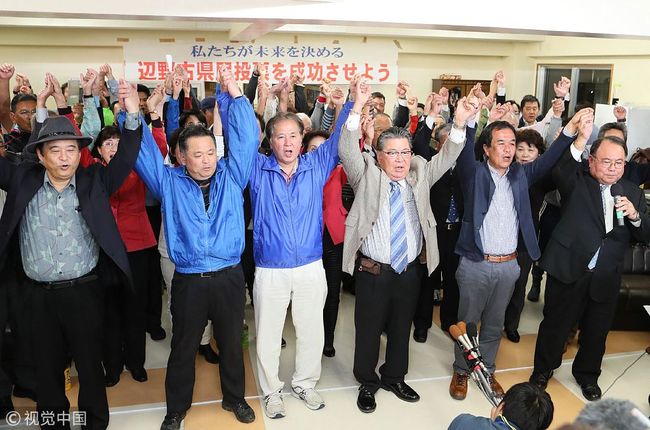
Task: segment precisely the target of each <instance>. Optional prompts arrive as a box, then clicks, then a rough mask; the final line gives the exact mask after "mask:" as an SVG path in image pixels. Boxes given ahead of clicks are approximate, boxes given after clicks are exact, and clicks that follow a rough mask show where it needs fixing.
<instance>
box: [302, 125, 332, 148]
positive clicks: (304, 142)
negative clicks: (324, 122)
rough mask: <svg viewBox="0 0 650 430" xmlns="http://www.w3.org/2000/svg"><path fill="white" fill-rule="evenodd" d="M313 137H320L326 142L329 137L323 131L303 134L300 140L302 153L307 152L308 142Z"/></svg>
mask: <svg viewBox="0 0 650 430" xmlns="http://www.w3.org/2000/svg"><path fill="white" fill-rule="evenodd" d="M314 137H322V138H323V139H325V140H327V139H328V138H329V137H330V134H329V133H328V132H326V131H323V130H314V131H310V132H309V133H307V134H305V137H303V138H302V152H305V151H307V147H308V146H309V141H310V140H312V139H313V138H314Z"/></svg>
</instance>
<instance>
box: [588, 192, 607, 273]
mask: <svg viewBox="0 0 650 430" xmlns="http://www.w3.org/2000/svg"><path fill="white" fill-rule="evenodd" d="M606 189H607V185H603V184H600V200H601V201H602V202H603V216H604V217H606V216H607V201H606V200H605V190H606ZM605 225H607V223H605ZM605 228H607V227H605ZM598 254H600V247H599V248H598V249H597V250H596V253H595V254H594V256H593V257H591V261H589V264H588V265H587V268H588V269H589V270H592V269H593V268H594V267H596V262H598Z"/></svg>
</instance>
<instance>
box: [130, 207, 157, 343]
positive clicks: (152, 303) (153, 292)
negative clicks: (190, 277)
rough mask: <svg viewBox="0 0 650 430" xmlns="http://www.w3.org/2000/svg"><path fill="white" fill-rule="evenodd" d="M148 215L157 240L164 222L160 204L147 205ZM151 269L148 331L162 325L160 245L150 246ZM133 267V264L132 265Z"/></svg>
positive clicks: (148, 288)
mask: <svg viewBox="0 0 650 430" xmlns="http://www.w3.org/2000/svg"><path fill="white" fill-rule="evenodd" d="M146 208H147V216H148V218H149V222H150V223H151V228H152V229H153V234H154V236H155V237H156V241H158V238H159V237H160V226H161V223H162V214H161V212H160V205H158V206H147V207H146ZM149 259H150V261H149V270H148V271H147V274H146V285H147V287H146V290H145V291H146V300H147V301H146V306H147V308H146V309H147V313H146V325H147V331H151V330H152V329H155V328H158V327H160V326H161V320H162V294H163V278H162V270H161V268H160V253H159V252H158V247H157V246H154V247H151V248H149ZM131 267H133V266H131Z"/></svg>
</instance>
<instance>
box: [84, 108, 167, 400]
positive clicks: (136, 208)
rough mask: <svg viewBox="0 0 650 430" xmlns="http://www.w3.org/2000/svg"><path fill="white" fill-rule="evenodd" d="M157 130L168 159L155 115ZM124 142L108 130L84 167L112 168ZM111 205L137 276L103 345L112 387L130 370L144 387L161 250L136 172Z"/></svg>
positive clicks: (117, 300)
mask: <svg viewBox="0 0 650 430" xmlns="http://www.w3.org/2000/svg"><path fill="white" fill-rule="evenodd" d="M154 116H155V117H156V118H154ZM152 126H153V128H152V132H153V135H154V138H155V140H156V143H158V146H159V148H160V152H161V153H162V154H163V157H164V156H166V155H167V142H166V139H165V133H164V130H163V128H162V122H161V121H160V118H158V117H157V115H156V114H155V113H152ZM119 142H120V130H119V128H117V127H113V126H109V127H104V129H102V131H101V132H100V133H99V135H98V136H97V138H96V139H95V150H96V151H97V155H98V158H94V157H92V155H91V153H90V151H88V150H87V149H84V150H83V151H82V154H81V163H82V165H84V166H87V165H90V164H93V163H103V164H108V163H110V162H111V160H112V158H113V156H115V153H116V152H117V148H118V145H119ZM110 204H111V209H112V210H113V216H114V217H115V221H116V223H117V228H118V230H119V232H120V236H121V237H122V241H123V242H124V245H125V246H126V250H127V256H128V258H129V264H130V266H131V269H132V271H133V288H132V289H131V288H129V286H128V285H125V284H123V283H121V282H118V285H116V286H115V288H112V289H111V290H110V291H109V294H108V296H107V315H106V327H105V337H106V339H105V344H104V345H105V347H104V348H105V350H104V370H105V373H106V381H105V382H106V386H107V387H111V386H113V385H115V384H117V383H118V382H119V380H120V374H121V373H122V370H123V367H124V366H125V365H126V368H127V369H128V370H129V371H130V372H131V376H132V377H133V379H135V380H136V381H139V382H144V381H146V380H147V372H146V370H145V369H144V361H145V346H146V337H145V334H146V305H147V287H148V284H149V282H148V273H149V272H150V271H151V270H150V268H149V267H148V266H149V264H150V261H151V259H150V258H149V253H150V252H151V248H155V247H156V246H157V241H156V237H155V236H154V233H153V230H152V228H151V224H150V223H149V222H147V211H146V208H145V185H144V182H142V180H141V179H140V177H139V176H138V175H137V173H135V171H134V170H133V171H131V173H130V174H129V176H128V177H127V178H126V180H125V181H124V183H123V184H122V186H121V187H120V188H119V189H118V190H117V191H116V192H115V193H114V194H113V195H111V196H110Z"/></svg>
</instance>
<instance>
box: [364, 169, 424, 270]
mask: <svg viewBox="0 0 650 430" xmlns="http://www.w3.org/2000/svg"><path fill="white" fill-rule="evenodd" d="M398 183H399V185H400V190H401V193H400V194H401V196H402V201H403V202H404V210H405V213H406V244H407V247H408V261H409V262H411V261H413V260H415V259H416V258H417V257H418V255H420V251H421V250H422V228H421V226H420V219H419V217H418V209H417V206H416V205H415V195H414V194H413V190H412V188H411V186H410V185H409V183H408V182H406V179H402V180H400V181H398ZM390 239H391V238H390V191H389V192H388V193H386V197H385V199H384V201H383V202H382V204H381V208H380V209H379V216H378V217H377V221H375V225H374V226H373V227H372V230H371V231H370V234H369V235H368V236H367V237H366V238H365V240H364V241H363V243H362V244H361V253H362V254H363V255H365V256H366V257H370V258H372V259H373V260H375V261H378V262H380V263H385V264H390Z"/></svg>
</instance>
